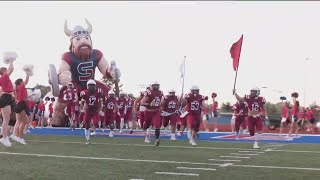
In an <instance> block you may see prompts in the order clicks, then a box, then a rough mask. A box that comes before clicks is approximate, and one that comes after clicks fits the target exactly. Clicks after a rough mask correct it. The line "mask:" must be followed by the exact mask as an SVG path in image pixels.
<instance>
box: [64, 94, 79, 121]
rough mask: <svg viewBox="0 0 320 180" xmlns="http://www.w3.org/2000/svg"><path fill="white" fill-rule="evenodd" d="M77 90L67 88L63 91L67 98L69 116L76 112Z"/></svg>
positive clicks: (65, 98)
mask: <svg viewBox="0 0 320 180" xmlns="http://www.w3.org/2000/svg"><path fill="white" fill-rule="evenodd" d="M76 94H77V90H76V89H73V88H72V89H67V90H65V91H63V100H65V102H66V105H67V113H68V115H69V118H70V117H71V116H72V115H73V114H74V112H75V109H74V108H75V106H76V103H75V102H74V101H75V99H76Z"/></svg>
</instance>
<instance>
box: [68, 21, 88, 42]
mask: <svg viewBox="0 0 320 180" xmlns="http://www.w3.org/2000/svg"><path fill="white" fill-rule="evenodd" d="M86 24H87V26H88V28H87V29H86V28H84V27H82V26H76V27H74V28H73V30H70V29H69V28H68V23H67V20H65V22H64V33H65V34H66V35H67V36H69V37H70V40H71V39H73V38H75V37H77V36H80V35H88V36H90V34H91V32H92V25H91V24H90V22H89V21H88V20H87V19H86Z"/></svg>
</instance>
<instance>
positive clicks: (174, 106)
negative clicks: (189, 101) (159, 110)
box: [163, 96, 178, 113]
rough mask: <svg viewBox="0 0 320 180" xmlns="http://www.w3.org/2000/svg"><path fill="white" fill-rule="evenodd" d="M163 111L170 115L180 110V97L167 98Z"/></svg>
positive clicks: (165, 98)
mask: <svg viewBox="0 0 320 180" xmlns="http://www.w3.org/2000/svg"><path fill="white" fill-rule="evenodd" d="M163 110H164V111H166V112H168V113H173V112H175V111H176V110H178V97H177V96H165V97H164V109H163Z"/></svg>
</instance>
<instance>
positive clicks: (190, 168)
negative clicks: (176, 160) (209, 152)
mask: <svg viewBox="0 0 320 180" xmlns="http://www.w3.org/2000/svg"><path fill="white" fill-rule="evenodd" d="M177 169H189V170H203V171H216V170H217V169H212V168H192V167H177Z"/></svg>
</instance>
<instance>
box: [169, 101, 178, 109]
mask: <svg viewBox="0 0 320 180" xmlns="http://www.w3.org/2000/svg"><path fill="white" fill-rule="evenodd" d="M168 108H169V109H174V108H176V103H175V102H174V101H171V102H169V104H168Z"/></svg>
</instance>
